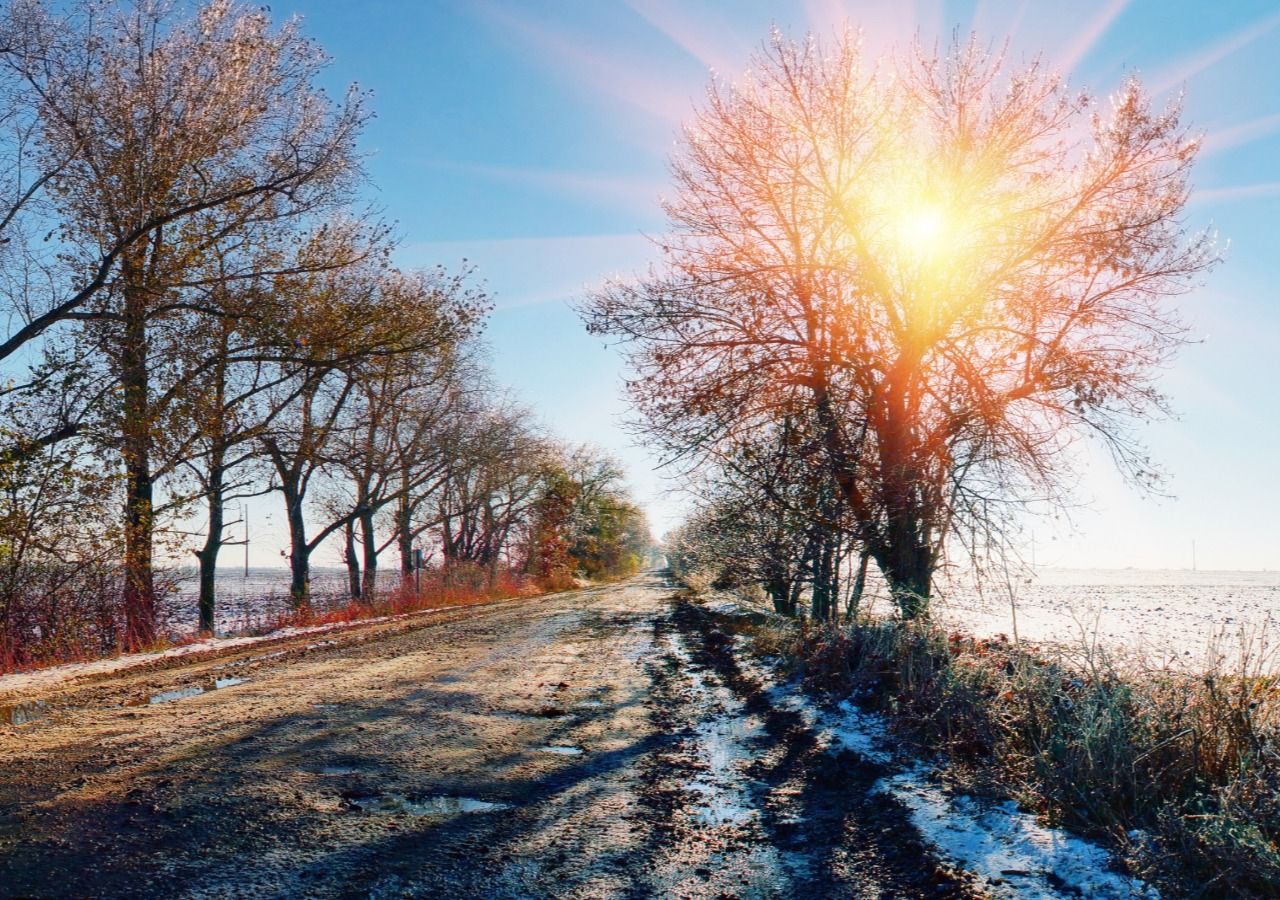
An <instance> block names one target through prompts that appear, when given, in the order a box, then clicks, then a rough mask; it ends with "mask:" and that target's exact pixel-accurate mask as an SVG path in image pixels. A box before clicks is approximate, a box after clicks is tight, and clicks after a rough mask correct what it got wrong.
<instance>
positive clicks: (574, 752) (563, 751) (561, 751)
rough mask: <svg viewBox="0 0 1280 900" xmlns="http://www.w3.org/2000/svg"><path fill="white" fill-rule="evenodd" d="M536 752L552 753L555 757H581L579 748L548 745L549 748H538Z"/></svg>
mask: <svg viewBox="0 0 1280 900" xmlns="http://www.w3.org/2000/svg"><path fill="white" fill-rule="evenodd" d="M538 752H539V753H554V754H556V755H557V756H581V755H582V748H581V747H564V746H556V745H549V746H546V747H539V748H538Z"/></svg>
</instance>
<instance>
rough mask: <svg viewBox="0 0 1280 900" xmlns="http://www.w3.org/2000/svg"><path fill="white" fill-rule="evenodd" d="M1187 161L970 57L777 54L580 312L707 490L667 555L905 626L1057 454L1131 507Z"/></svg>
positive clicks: (1033, 77)
mask: <svg viewBox="0 0 1280 900" xmlns="http://www.w3.org/2000/svg"><path fill="white" fill-rule="evenodd" d="M1198 147H1199V141H1198V139H1197V138H1196V137H1195V136H1194V135H1190V134H1188V133H1187V131H1186V130H1185V129H1184V128H1183V127H1182V126H1181V125H1180V124H1179V110H1178V108H1177V105H1176V104H1174V105H1171V106H1169V107H1167V108H1165V109H1158V108H1153V106H1152V104H1151V101H1150V100H1149V99H1148V97H1147V96H1146V95H1145V94H1144V92H1143V90H1142V88H1141V86H1140V85H1139V84H1138V83H1137V82H1136V81H1131V82H1129V83H1127V84H1126V85H1125V86H1124V87H1123V88H1122V89H1121V90H1120V91H1119V92H1118V93H1117V94H1116V95H1115V96H1113V97H1112V98H1110V102H1109V104H1098V103H1095V102H1094V101H1093V100H1091V99H1090V98H1089V97H1087V96H1085V95H1081V94H1077V93H1074V92H1072V91H1071V90H1069V89H1068V88H1067V87H1066V86H1065V84H1064V83H1063V81H1062V80H1061V79H1060V78H1059V77H1058V76H1056V75H1054V74H1053V73H1051V72H1047V71H1045V70H1044V69H1043V68H1042V67H1041V66H1040V65H1039V64H1032V65H1030V66H1029V67H1027V68H1024V69H1022V70H1021V71H1015V72H1011V73H1010V72H1007V71H1006V70H1005V67H1004V64H1003V60H1001V59H999V58H996V57H992V56H991V55H989V54H988V53H986V52H984V51H983V50H982V49H981V48H980V47H979V46H978V45H977V43H976V41H975V42H971V43H969V44H967V45H958V46H955V47H952V48H951V49H950V52H949V53H948V54H947V55H946V56H945V57H941V56H939V55H938V54H937V53H936V52H930V51H928V50H925V49H923V48H916V49H915V52H914V53H912V54H908V55H906V56H901V57H894V58H893V59H889V60H885V61H880V62H878V63H877V62H876V61H867V60H865V59H864V58H863V56H862V53H861V49H860V43H859V40H858V36H857V35H856V34H854V33H845V34H843V35H841V36H838V37H837V39H836V40H835V42H834V43H832V44H829V45H826V46H823V45H821V44H820V43H819V42H817V41H814V40H809V41H806V42H803V43H793V42H790V41H787V40H785V39H783V38H782V37H780V36H777V35H775V37H774V40H773V41H772V42H771V43H770V44H769V45H768V46H767V47H766V48H765V50H764V52H763V53H762V54H761V55H760V56H759V57H758V58H757V59H756V60H754V61H753V64H752V66H751V67H750V70H749V74H748V75H747V76H746V78H745V80H744V82H743V83H742V84H741V85H738V86H736V87H735V86H728V85H724V84H722V83H716V84H713V86H712V87H711V89H710V91H709V94H708V98H707V101H706V103H705V105H704V106H703V107H702V108H701V109H700V110H699V111H698V112H697V114H696V115H695V117H694V119H693V121H692V123H691V124H690V125H689V126H688V127H687V128H686V129H685V134H684V141H683V146H682V148H681V150H680V151H679V152H678V153H677V155H676V157H675V159H674V160H673V164H672V168H673V172H674V176H675V189H674V192H673V195H672V199H670V200H669V201H668V202H667V204H666V211H667V214H668V217H669V220H670V232H669V234H668V235H667V236H666V237H664V238H662V239H660V240H659V242H658V243H659V249H660V250H661V252H662V262H661V264H660V265H658V266H657V267H655V268H654V269H653V270H651V272H650V273H649V274H648V275H647V276H645V277H643V278H640V279H638V280H631V281H619V282H615V283H613V284H611V285H609V286H608V287H606V288H605V289H604V290H602V291H600V292H598V293H596V294H595V295H594V296H593V297H591V298H590V299H589V300H588V301H587V303H586V304H585V308H584V314H585V316H586V318H587V321H588V324H589V326H590V328H592V329H593V330H594V331H595V332H597V333H602V334H607V335H612V336H615V337H617V338H619V339H621V340H622V341H624V342H627V343H628V345H629V349H630V361H631V363H632V365H633V366H634V369H635V371H636V377H635V379H634V380H633V381H632V382H630V385H631V390H632V398H633V400H634V402H635V405H636V407H637V409H638V410H639V413H640V420H639V426H640V429H641V431H642V433H643V434H645V435H646V436H647V437H648V438H649V439H650V440H651V441H652V442H653V443H655V444H656V445H657V446H658V447H660V448H661V449H662V450H663V451H664V452H665V453H666V454H667V455H668V456H669V457H670V458H671V459H673V460H679V461H684V462H686V463H687V464H688V466H689V468H690V469H692V470H693V471H694V473H695V474H696V476H697V478H698V479H699V482H698V483H699V484H701V485H703V486H704V487H705V491H704V493H705V494H706V499H705V503H704V505H703V506H702V507H701V508H700V509H699V510H698V511H697V512H696V513H695V515H694V518H693V520H692V521H691V522H690V523H688V524H687V525H686V527H685V529H683V531H682V532H681V533H680V534H678V535H677V536H676V539H675V542H674V546H673V548H672V553H673V556H674V557H675V558H676V559H677V561H680V560H684V561H686V562H688V561H691V560H696V559H701V560H702V561H703V563H704V564H707V565H711V566H712V568H713V571H714V572H717V573H719V574H718V575H717V577H719V578H721V579H722V580H729V581H734V580H741V579H747V580H754V581H757V582H759V583H760V584H762V585H764V586H765V588H766V590H767V591H768V593H769V594H770V595H771V596H773V598H774V601H775V603H777V604H778V605H779V608H780V609H784V610H787V611H794V610H795V609H796V608H797V605H798V602H799V597H800V594H802V593H803V594H807V595H809V596H810V597H811V601H812V602H811V610H812V612H813V613H814V614H815V615H820V616H827V615H831V614H833V612H834V611H835V610H836V608H837V606H838V604H837V603H835V602H834V600H833V598H834V597H835V596H836V592H837V591H839V590H840V585H841V578H843V580H844V584H845V585H846V586H847V587H848V589H849V591H850V592H852V594H853V595H855V596H856V594H857V592H858V590H860V585H861V584H862V583H863V582H864V581H865V577H866V576H865V573H866V566H867V563H868V560H870V561H872V562H874V563H875V565H876V568H877V569H878V571H879V573H880V574H881V575H882V576H883V578H884V580H885V581H886V582H887V585H888V588H889V590H890V592H891V594H892V597H893V599H894V601H895V602H896V605H897V607H898V609H899V610H900V611H901V613H902V615H903V616H906V617H914V616H920V615H924V614H925V613H926V612H927V610H928V604H929V599H930V595H931V591H932V589H933V582H934V576H935V573H936V572H937V571H938V569H939V567H940V566H942V565H943V564H944V562H945V560H946V559H947V558H948V554H952V555H953V556H955V555H961V556H965V557H967V558H968V559H969V560H970V561H972V562H974V563H976V564H978V565H979V566H981V565H983V564H984V563H986V562H988V561H992V560H994V559H995V558H997V557H999V556H1001V555H1002V554H1004V553H1005V552H1006V551H1008V550H1009V549H1010V547H1011V546H1012V545H1013V544H1015V543H1016V534H1017V529H1018V522H1019V519H1020V517H1021V516H1022V514H1023V511H1024V510H1025V509H1026V508H1027V507H1028V506H1038V507H1045V506H1049V507H1052V506H1054V505H1056V504H1060V503H1063V502H1066V501H1067V500H1068V499H1069V497H1070V489H1071V485H1072V483H1073V481H1074V478H1075V476H1074V472H1073V465H1074V463H1075V460H1076V457H1075V455H1074V454H1073V452H1072V450H1071V447H1072V444H1073V443H1074V442H1075V440H1076V439H1077V438H1079V437H1082V436H1091V437H1094V438H1097V439H1100V440H1101V441H1102V442H1103V444H1104V445H1105V446H1106V447H1107V449H1108V450H1109V451H1110V453H1111V455H1112V457H1113V458H1114V459H1115V461H1116V462H1117V464H1118V465H1119V466H1120V468H1121V470H1122V471H1123V473H1124V474H1125V475H1127V476H1129V477H1130V478H1131V479H1132V480H1134V481H1135V482H1137V483H1139V484H1142V485H1151V484H1153V483H1154V482H1155V480H1156V479H1157V475H1156V474H1155V473H1154V470H1153V467H1152V464H1151V463H1150V461H1149V459H1148V458H1147V456H1146V454H1145V452H1144V450H1143V448H1142V447H1141V445H1140V444H1139V443H1138V441H1137V440H1136V438H1135V425H1136V424H1137V423H1140V422H1141V421H1143V420H1144V419H1147V418H1149V417H1151V416H1155V415H1160V414H1162V413H1164V412H1165V411H1166V402H1165V398H1164V397H1162V396H1161V394H1160V393H1159V391H1158V389H1157V387H1156V375H1157V373H1158V371H1159V369H1160V368H1161V367H1162V366H1163V365H1164V364H1165V363H1167V362H1168V361H1169V360H1170V359H1171V357H1172V354H1173V353H1174V352H1175V351H1176V349H1177V348H1178V346H1179V345H1180V344H1181V343H1182V341H1183V339H1184V335H1185V333H1186V332H1185V328H1184V326H1183V325H1182V323H1181V322H1180V320H1179V318H1178V316H1177V313H1176V311H1175V310H1173V309H1172V308H1171V306H1170V304H1169V302H1168V301H1169V299H1170V298H1172V297H1174V296H1176V295H1178V294H1181V293H1183V292H1185V291H1186V290H1188V289H1189V288H1190V287H1191V286H1192V285H1193V284H1194V283H1195V281H1196V278H1197V276H1198V275H1200V274H1201V273H1202V272H1204V271H1206V270H1207V269H1208V268H1209V267H1210V266H1211V265H1212V264H1213V263H1214V261H1215V260H1216V251H1215V249H1214V245H1213V241H1212V239H1211V236H1210V235H1207V234H1203V233H1198V234H1197V233H1189V232H1188V231H1187V230H1186V228H1185V227H1184V225H1183V221H1182V218H1181V214H1182V210H1183V208H1184V206H1185V203H1186V199H1187V195H1188V177H1189V172H1190V167H1191V165H1192V162H1193V160H1194V158H1195V155H1196V152H1197V149H1198ZM842 572H843V573H844V574H843V575H841V573H842ZM798 583H799V584H800V585H801V588H800V589H799V591H798V590H797V587H796V585H797V584H798Z"/></svg>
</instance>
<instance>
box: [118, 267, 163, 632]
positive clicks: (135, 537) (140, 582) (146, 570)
mask: <svg viewBox="0 0 1280 900" xmlns="http://www.w3.org/2000/svg"><path fill="white" fill-rule="evenodd" d="M145 303H146V301H145V299H144V298H142V297H141V296H138V292H137V291H131V292H130V293H129V295H128V296H127V297H126V300H125V327H124V334H123V338H124V340H123V344H122V346H121V348H120V382H121V387H122V389H123V408H122V410H121V413H122V418H121V423H120V437H121V451H122V455H123V457H124V465H125V474H126V482H125V529H124V538H125V549H124V614H125V646H126V647H127V648H128V649H130V650H137V649H140V648H142V647H147V646H150V645H152V644H154V643H155V641H156V637H157V616H156V591H155V572H154V569H153V562H152V552H153V547H152V538H153V532H154V529H155V520H154V506H153V496H154V483H153V479H152V473H151V427H150V408H149V407H150V396H149V390H150V385H149V379H148V371H147V325H146V313H145Z"/></svg>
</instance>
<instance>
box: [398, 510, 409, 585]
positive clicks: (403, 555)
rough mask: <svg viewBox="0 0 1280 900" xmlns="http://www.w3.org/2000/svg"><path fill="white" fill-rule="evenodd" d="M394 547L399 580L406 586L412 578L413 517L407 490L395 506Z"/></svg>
mask: <svg viewBox="0 0 1280 900" xmlns="http://www.w3.org/2000/svg"><path fill="white" fill-rule="evenodd" d="M396 546H397V547H398V548H399V550H400V580H401V581H402V582H404V583H405V584H408V583H409V582H410V581H411V580H412V578H413V516H412V507H411V505H410V503H409V497H408V492H407V490H406V495H405V496H403V497H401V498H400V502H399V503H398V504H397V505H396Z"/></svg>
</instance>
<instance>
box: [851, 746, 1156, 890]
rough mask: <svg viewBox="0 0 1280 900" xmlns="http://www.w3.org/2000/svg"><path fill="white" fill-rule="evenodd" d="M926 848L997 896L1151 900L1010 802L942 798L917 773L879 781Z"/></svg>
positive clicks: (1097, 855)
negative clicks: (1137, 899)
mask: <svg viewBox="0 0 1280 900" xmlns="http://www.w3.org/2000/svg"><path fill="white" fill-rule="evenodd" d="M876 790H880V791H883V792H885V793H887V794H889V795H890V796H892V797H894V798H895V799H897V800H898V801H899V802H901V803H902V804H903V805H905V806H906V807H907V809H908V810H910V812H911V821H912V823H914V824H915V826H916V828H918V829H919V830H920V833H921V835H923V837H924V839H925V842H926V843H928V844H929V845H930V846H932V847H933V848H934V850H935V851H937V853H938V854H939V855H940V856H942V857H943V858H945V859H947V860H949V861H950V862H953V863H955V864H956V865H958V866H961V867H963V868H965V869H968V870H969V871H971V872H974V873H975V874H977V875H979V876H981V877H983V878H985V879H986V880H987V882H988V889H989V890H990V891H991V892H992V893H993V894H994V895H995V896H997V897H1020V898H1021V897H1037V898H1038V897H1063V896H1083V897H1100V898H1103V897H1115V898H1120V897H1150V898H1158V897H1159V896H1160V895H1159V893H1158V892H1157V891H1156V890H1155V888H1153V887H1151V886H1149V885H1147V884H1144V883H1143V882H1142V881H1139V880H1138V879H1136V878H1128V877H1126V876H1124V875H1120V874H1118V873H1116V872H1111V871H1109V870H1108V867H1109V865H1110V862H1111V857H1110V854H1108V853H1107V851H1106V850H1103V849H1102V848H1101V847H1099V846H1097V845H1096V844H1093V843H1090V842H1089V841H1086V840H1084V839H1083V838H1078V837H1074V836H1072V835H1069V834H1067V833H1066V832H1064V831H1061V830H1060V829H1056V828H1046V827H1044V826H1043V825H1040V824H1039V823H1038V822H1037V821H1036V819H1035V817H1034V816H1031V815H1029V814H1027V813H1024V812H1020V811H1019V810H1018V808H1017V806H1016V805H1015V804H1013V803H1012V802H1006V803H1000V804H983V803H980V802H979V801H977V800H975V799H973V798H972V797H965V796H955V797H952V796H948V795H947V794H946V793H945V792H944V791H943V790H942V788H941V787H939V786H938V785H937V784H935V783H934V782H933V781H932V780H931V779H930V777H929V775H928V773H927V772H926V770H925V769H924V768H923V767H917V768H915V769H911V770H908V771H906V772H902V773H900V774H898V775H893V776H890V777H889V778H884V779H881V781H879V782H878V783H877V784H876Z"/></svg>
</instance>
